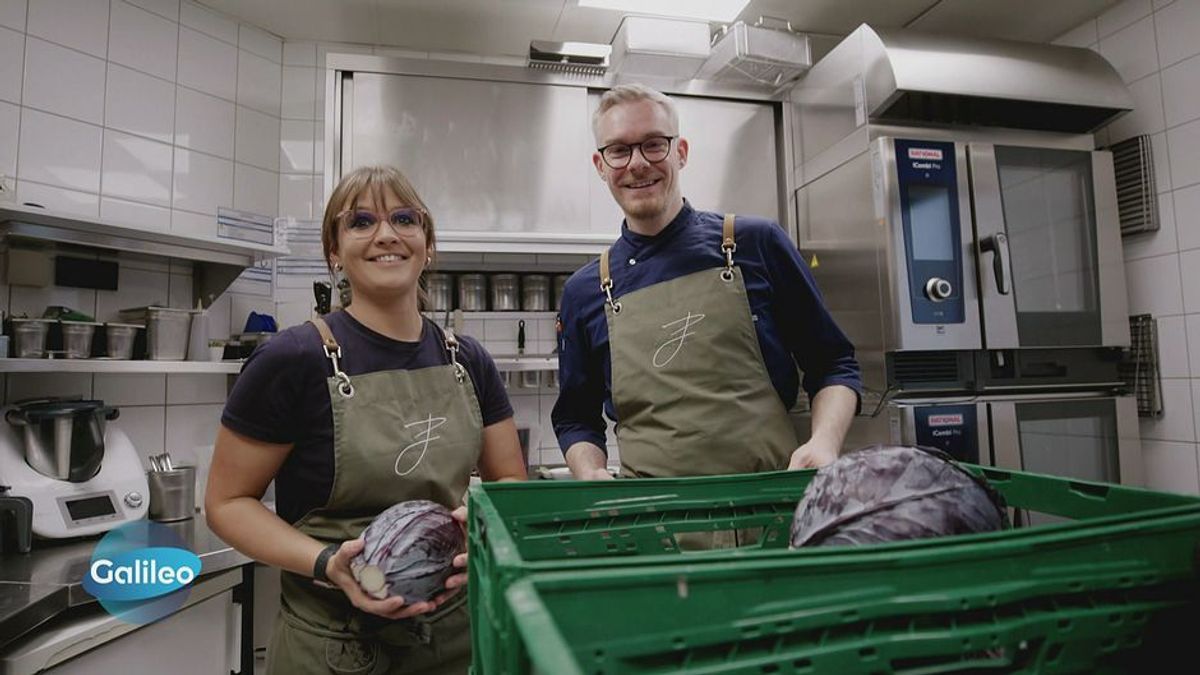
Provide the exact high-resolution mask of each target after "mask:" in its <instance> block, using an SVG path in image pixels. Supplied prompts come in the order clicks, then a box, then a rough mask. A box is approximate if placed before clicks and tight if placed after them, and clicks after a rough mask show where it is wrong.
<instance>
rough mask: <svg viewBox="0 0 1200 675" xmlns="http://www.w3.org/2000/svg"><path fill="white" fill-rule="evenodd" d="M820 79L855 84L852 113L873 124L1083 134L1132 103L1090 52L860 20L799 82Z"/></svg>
mask: <svg viewBox="0 0 1200 675" xmlns="http://www.w3.org/2000/svg"><path fill="white" fill-rule="evenodd" d="M819 71H820V72H819ZM822 80H825V81H827V83H830V84H832V83H833V82H835V81H839V80H840V81H842V82H846V83H849V84H850V85H851V86H852V87H854V89H855V91H854V95H855V98H856V99H857V101H856V102H857V105H858V106H861V107H860V113H859V114H860V115H861V116H865V117H866V118H867V120H869V121H870V122H872V123H876V124H880V123H886V124H913V123H916V124H952V125H964V124H966V125H974V126H989V127H1009V128H1019V129H1030V130H1040V131H1058V132H1069V133H1086V132H1091V131H1094V130H1096V129H1098V128H1099V127H1101V126H1103V125H1105V124H1107V123H1108V122H1110V121H1112V120H1113V119H1114V118H1116V117H1117V116H1119V115H1121V114H1123V113H1125V112H1127V111H1129V110H1131V109H1132V108H1133V100H1132V98H1131V97H1130V95H1129V91H1128V90H1127V89H1126V87H1125V85H1124V83H1122V82H1121V78H1120V76H1119V75H1118V74H1117V72H1116V70H1114V69H1113V67H1112V66H1111V65H1110V64H1109V63H1108V62H1107V61H1105V60H1104V58H1103V57H1102V56H1100V55H1099V54H1097V53H1096V52H1094V51H1091V50H1089V49H1080V48H1076V47H1064V46H1059V45H1047V44H1037V43H1030V42H1016V41H1011V40H995V39H983V38H973V37H956V36H951V35H934V34H929V33H921V32H915V31H909V30H876V29H874V28H871V27H870V26H867V25H866V24H864V25H862V26H859V27H858V28H857V29H855V31H854V32H853V33H851V34H850V35H849V36H847V37H846V39H845V40H843V41H842V42H841V43H840V44H839V45H838V46H837V47H835V48H834V50H833V51H831V52H830V53H829V54H828V55H826V56H825V58H824V59H822V60H821V61H820V62H819V63H818V64H817V65H816V66H814V67H813V69H812V70H810V71H809V73H808V75H807V76H806V79H805V83H806V84H807V85H809V86H811V85H814V84H815V85H816V86H821V85H820V83H821V81H822ZM801 86H802V87H803V86H805V84H802V85H801Z"/></svg>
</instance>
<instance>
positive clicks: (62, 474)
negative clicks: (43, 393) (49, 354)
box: [4, 398, 120, 483]
mask: <svg viewBox="0 0 1200 675" xmlns="http://www.w3.org/2000/svg"><path fill="white" fill-rule="evenodd" d="M119 415H120V411H119V410H118V409H117V408H112V407H109V406H106V405H104V401H81V400H65V399H52V398H51V399H39V400H35V401H26V402H23V403H18V404H17V405H16V407H14V408H10V409H9V410H8V411H7V412H6V413H5V414H4V418H5V419H6V420H7V421H8V423H9V424H11V425H12V426H14V427H17V428H19V429H21V433H22V436H23V441H24V444H25V462H26V463H27V464H29V466H31V467H33V469H34V470H35V471H37V472H38V473H40V474H42V475H44V476H48V477H50V478H56V479H58V480H65V481H70V482H73V483H82V482H84V481H87V480H89V479H91V477H92V476H95V475H96V472H97V471H99V470H100V462H101V460H102V459H103V458H104V425H105V422H106V421H109V420H114V419H116V418H117V417H118V416H119Z"/></svg>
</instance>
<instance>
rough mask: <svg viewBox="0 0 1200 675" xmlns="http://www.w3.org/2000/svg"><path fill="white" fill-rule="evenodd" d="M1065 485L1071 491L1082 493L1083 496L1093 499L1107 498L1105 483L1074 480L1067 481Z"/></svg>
mask: <svg viewBox="0 0 1200 675" xmlns="http://www.w3.org/2000/svg"><path fill="white" fill-rule="evenodd" d="M1067 485H1068V487H1069V488H1070V490H1071V492H1074V493H1076V494H1080V495H1083V496H1084V497H1090V498H1093V499H1107V498H1108V486H1107V485H1098V484H1096V483H1076V482H1075V481H1068V483H1067Z"/></svg>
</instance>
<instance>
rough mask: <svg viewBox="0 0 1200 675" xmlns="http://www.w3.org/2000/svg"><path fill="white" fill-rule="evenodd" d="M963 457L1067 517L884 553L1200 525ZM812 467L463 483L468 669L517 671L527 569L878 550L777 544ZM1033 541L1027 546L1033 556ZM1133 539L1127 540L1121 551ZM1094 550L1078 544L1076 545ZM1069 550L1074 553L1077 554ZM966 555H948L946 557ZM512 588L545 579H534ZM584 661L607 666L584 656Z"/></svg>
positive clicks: (1092, 539) (1045, 509)
mask: <svg viewBox="0 0 1200 675" xmlns="http://www.w3.org/2000/svg"><path fill="white" fill-rule="evenodd" d="M968 468H970V469H971V470H972V471H975V472H978V473H982V474H983V475H985V476H986V477H987V478H988V479H989V481H990V482H991V483H992V484H993V485H994V486H995V487H996V488H997V490H999V491H1000V492H1001V493H1002V494H1003V495H1004V496H1005V498H1006V499H1007V500H1008V502H1009V504H1010V505H1011V506H1014V507H1018V508H1020V509H1025V510H1029V511H1034V512H1041V513H1049V514H1053V515H1056V516H1060V517H1065V518H1070V519H1073V521H1074V522H1067V523H1062V524H1055V525H1045V526H1039V527H1030V528H1021V529H1017V530H1012V531H1008V532H1003V533H991V534H986V535H972V536H970V537H955V538H944V539H938V540H925V541H920V542H908V543H905V544H898V545H889V546H888V547H886V548H887V549H888V550H889V551H890V553H888V554H887V555H888V556H901V557H907V556H910V555H914V554H916V553H918V552H921V551H927V550H935V549H936V550H940V549H942V548H946V547H950V546H959V545H965V546H968V547H969V548H970V550H971V551H978V552H979V553H978V559H979V560H988V559H990V558H991V557H993V556H994V555H998V553H994V552H993V549H995V550H998V547H999V546H1000V545H1001V544H1007V545H1012V546H1018V545H1022V542H1025V541H1032V539H1034V538H1037V537H1039V536H1044V537H1050V539H1047V540H1044V541H1042V540H1039V541H1041V543H1040V544H1039V546H1042V547H1045V546H1047V545H1049V544H1048V543H1047V542H1051V541H1054V538H1055V537H1064V536H1067V535H1071V536H1074V537H1075V539H1073V540H1072V541H1080V542H1085V543H1088V545H1089V546H1093V547H1095V546H1102V544H1103V542H1105V541H1106V540H1107V539H1108V538H1110V537H1112V536H1118V535H1119V536H1126V535H1128V534H1131V533H1134V532H1137V531H1139V529H1140V528H1142V527H1143V526H1144V525H1146V524H1147V523H1149V522H1151V521H1153V520H1155V519H1158V518H1165V517H1173V516H1181V515H1185V514H1189V515H1191V516H1194V517H1195V518H1196V521H1195V523H1194V525H1195V528H1196V529H1195V530H1194V531H1191V534H1192V535H1195V534H1196V532H1200V499H1197V498H1194V497H1187V496H1183V495H1173V494H1166V493H1159V492H1151V491H1146V490H1139V489H1135V488H1125V487H1120V486H1109V485H1102V484H1093V483H1084V482H1079V481H1071V480H1066V479H1061V478H1053V477H1047V476H1038V475H1033V474H1026V473H1020V472H1009V471H999V470H996V469H991V468H982V467H968ZM812 476H813V472H812V471H803V472H773V473H763V474H750V475H739V476H713V477H700V478H678V479H644V480H631V481H599V482H575V483H571V482H548V483H525V484H513V483H508V484H488V485H484V486H476V487H473V488H472V490H471V494H470V510H471V527H470V533H469V546H470V551H471V564H470V575H471V579H470V586H469V593H470V600H471V612H472V635H473V638H472V639H473V643H474V649H475V655H474V666H473V669H474V672H475V673H476V675H491V674H493V673H501V674H511V673H522V672H528V665H529V662H528V660H527V659H528V654H527V647H526V645H525V644H524V643H523V641H522V640H521V639H520V637H519V636H518V634H517V625H516V623H515V622H514V617H513V613H512V609H511V606H510V604H509V602H508V601H507V600H506V597H505V593H506V591H508V590H509V587H510V586H513V585H514V584H515V583H517V582H518V581H520V580H522V579H524V578H526V577H528V576H529V575H531V574H534V573H547V572H563V573H564V574H561V575H558V576H557V577H554V576H550V577H547V578H549V579H551V581H549V582H545V583H561V582H562V581H563V580H565V579H575V578H580V579H583V578H585V576H586V578H587V579H591V578H592V576H591V575H592V574H593V573H596V574H599V575H600V578H601V579H605V580H615V579H616V578H622V577H621V575H629V576H630V577H632V578H633V579H637V578H641V577H642V576H643V575H648V574H650V570H652V569H655V568H658V567H662V568H664V569H667V570H670V571H669V572H668V574H677V571H675V567H678V565H679V564H680V563H681V562H685V563H686V564H687V569H692V568H697V569H699V568H707V567H709V566H722V565H724V566H726V567H728V566H729V565H732V566H733V567H735V568H736V567H738V566H741V565H749V564H758V565H761V564H766V565H776V566H778V567H780V568H781V569H788V568H790V567H792V566H796V565H806V564H819V560H824V559H837V560H839V564H840V565H844V564H845V562H846V561H852V560H859V559H861V560H864V561H866V560H867V558H866V557H865V555H869V554H871V552H872V551H873V550H882V549H881V548H880V547H866V548H862V549H855V550H854V551H852V552H849V553H848V552H847V550H846V549H840V550H839V549H806V550H803V551H788V550H786V546H787V538H788V530H789V528H790V526H791V520H792V514H793V512H794V510H795V506H796V503H797V502H798V501H799V499H800V497H801V496H802V495H803V492H804V488H805V487H806V486H807V485H808V482H809V481H810V480H811V479H812ZM750 527H762V528H764V529H763V535H762V536H761V538H760V540H759V542H758V544H756V545H755V546H753V547H747V548H741V549H735V550H722V551H707V552H695V553H693V552H688V553H681V552H680V551H679V550H678V547H677V546H676V545H675V540H674V535H676V534H679V533H684V532H696V531H713V530H729V529H738V528H750ZM1041 550H1042V549H1041V548H1036V547H1035V549H1034V554H1035V557H1036V554H1037V552H1038V551H1041ZM1138 550H1140V549H1138V548H1137V547H1133V548H1131V549H1130V551H1129V552H1131V553H1135V552H1137V551H1138ZM1190 550H1191V549H1189V551H1190ZM1094 553H1095V552H1094V551H1091V550H1090V549H1089V551H1088V552H1087V555H1093V554H1094ZM1071 555H1084V551H1083V550H1082V549H1077V548H1073V549H1071ZM1189 555H1190V553H1189ZM847 556H849V557H847ZM860 556H861V557H860ZM1077 560H1078V561H1079V562H1080V563H1083V562H1085V561H1086V560H1087V558H1078V559H1077ZM965 564H966V563H963V562H957V563H953V564H952V565H951V566H954V565H965ZM673 566H674V567H673ZM714 569H715V567H714ZM605 574H616V575H617V577H614V578H610V577H605V576H604V575H605ZM556 579H557V581H555V580H556ZM543 581H544V580H543ZM539 583H541V582H539ZM601 583H607V581H604V582H601ZM522 588H525V587H522ZM522 592H524V593H543V592H545V591H544V589H542V588H540V587H539V588H537V589H526V590H524V591H522ZM733 597H736V596H731V597H730V598H728V599H727V600H726V602H730V603H731V604H732V600H733ZM516 600H521V598H517V599H516ZM542 600H543V601H544V600H545V598H542ZM605 604H607V605H612V606H614V607H616V606H620V604H621V603H620V602H616V601H615V599H614V600H608V601H605ZM514 606H519V603H518V604H517V605H514ZM546 611H548V612H550V616H552V617H553V618H554V619H555V620H556V619H557V618H558V615H557V614H555V613H554V612H555V611H556V610H555V609H554V608H553V607H550V606H549V605H548V606H547V610H546ZM640 611H641V612H643V613H644V612H645V610H640ZM651 613H653V612H651ZM585 618H586V617H585ZM689 618H690V617H689ZM546 620H548V621H550V620H551V619H546ZM1080 620H1081V621H1082V619H1080ZM529 621H535V619H533V618H528V617H527V618H526V623H528V622H529ZM535 623H536V621H535ZM527 632H528V631H527ZM585 670H587V671H588V672H618V671H617V670H608V671H604V670H599V669H593V668H591V667H590V666H588V668H585ZM547 672H555V671H553V670H550V671H547ZM647 672H653V671H652V670H651V671H647ZM764 672H771V671H769V670H768V671H764ZM780 672H786V671H780ZM794 672H803V670H795V671H794Z"/></svg>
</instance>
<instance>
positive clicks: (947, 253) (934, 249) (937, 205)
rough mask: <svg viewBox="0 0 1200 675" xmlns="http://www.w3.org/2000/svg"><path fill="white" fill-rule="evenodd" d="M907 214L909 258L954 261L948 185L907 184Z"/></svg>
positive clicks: (952, 220)
mask: <svg viewBox="0 0 1200 675" xmlns="http://www.w3.org/2000/svg"><path fill="white" fill-rule="evenodd" d="M908 217H909V223H910V224H911V226H912V257H913V260H946V261H950V260H954V232H953V231H952V230H951V227H952V224H953V222H954V219H953V218H952V217H951V213H950V188H949V187H948V186H946V185H929V184H922V183H910V184H909V186H908Z"/></svg>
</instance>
